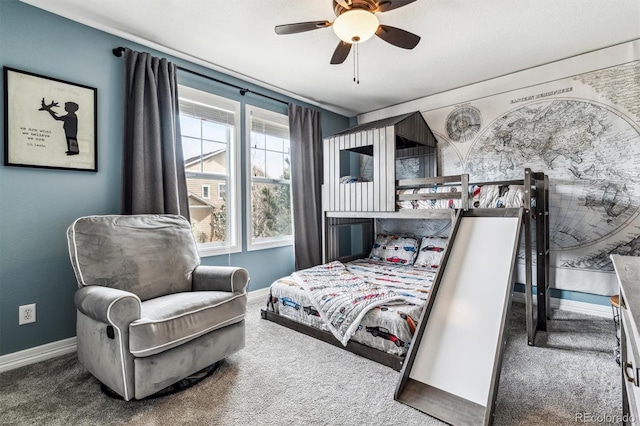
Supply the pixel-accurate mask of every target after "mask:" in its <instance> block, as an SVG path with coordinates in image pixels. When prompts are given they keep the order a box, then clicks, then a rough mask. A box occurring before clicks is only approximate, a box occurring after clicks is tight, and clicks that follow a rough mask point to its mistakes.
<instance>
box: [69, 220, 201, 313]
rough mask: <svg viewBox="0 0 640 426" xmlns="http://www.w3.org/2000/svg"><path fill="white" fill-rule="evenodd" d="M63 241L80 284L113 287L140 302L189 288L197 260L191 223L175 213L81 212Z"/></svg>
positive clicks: (198, 261)
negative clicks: (122, 213)
mask: <svg viewBox="0 0 640 426" xmlns="http://www.w3.org/2000/svg"><path fill="white" fill-rule="evenodd" d="M67 240H68V243H69V255H70V257H71V264H72V266H73V270H74V272H75V274H76V279H77V281H78V287H79V288H80V287H83V286H87V285H101V286H105V287H112V288H117V289H120V290H126V291H129V292H131V293H134V294H136V295H137V296H138V297H139V298H140V299H141V300H143V301H144V300H148V299H152V298H155V297H158V296H163V295H166V294H171V293H178V292H182V291H189V290H191V277H192V273H193V270H194V269H195V268H196V266H198V265H199V264H200V257H199V255H198V249H197V246H196V242H195V240H194V238H193V234H192V233H191V225H190V224H189V222H188V221H187V220H186V219H185V218H184V217H182V216H178V215H130V216H128V215H126V216H125V215H122V216H121V215H109V216H86V217H81V218H79V219H77V220H76V221H75V222H74V223H73V224H72V225H71V226H69V228H68V229H67Z"/></svg>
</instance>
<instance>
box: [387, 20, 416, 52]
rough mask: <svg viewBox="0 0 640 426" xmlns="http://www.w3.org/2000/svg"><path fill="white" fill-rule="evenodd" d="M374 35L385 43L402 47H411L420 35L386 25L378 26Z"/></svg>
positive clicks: (414, 45)
mask: <svg viewBox="0 0 640 426" xmlns="http://www.w3.org/2000/svg"><path fill="white" fill-rule="evenodd" d="M376 35H377V36H378V37H380V38H381V39H383V40H384V41H386V42H387V43H391V44H393V45H394V46H397V47H401V48H403V49H413V48H414V47H416V45H417V44H418V42H419V41H420V36H417V35H415V34H413V33H410V32H408V31H405V30H401V29H400V28H396V27H390V26H388V25H380V26H378V29H377V30H376Z"/></svg>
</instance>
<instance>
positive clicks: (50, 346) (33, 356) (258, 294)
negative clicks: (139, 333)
mask: <svg viewBox="0 0 640 426" xmlns="http://www.w3.org/2000/svg"><path fill="white" fill-rule="evenodd" d="M0 1H2V0H0ZM268 294H269V287H267V288H261V289H258V290H253V291H250V292H248V293H247V301H248V302H252V301H254V300H265V301H266V300H267V295H268ZM265 303H266V302H265ZM76 350H77V345H76V338H75V337H70V338H68V339H63V340H58V341H56V342H51V343H47V344H45V345H41V346H36V347H34V348H29V349H25V350H23V351H18V352H13V353H10V354H7V355H2V356H0V373H3V372H5V371H9V370H13V369H16V368H20V367H24V366H25V365H29V364H35V363H36V362H40V361H46V360H48V359H51V358H56V357H59V356H62V355H66V354H70V353H72V352H75V351H76Z"/></svg>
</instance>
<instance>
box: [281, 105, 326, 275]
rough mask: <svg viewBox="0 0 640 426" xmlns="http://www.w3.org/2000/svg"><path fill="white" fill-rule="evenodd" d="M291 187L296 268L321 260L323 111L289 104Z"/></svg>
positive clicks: (308, 266) (320, 261) (302, 267)
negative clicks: (321, 122)
mask: <svg viewBox="0 0 640 426" xmlns="http://www.w3.org/2000/svg"><path fill="white" fill-rule="evenodd" d="M289 133H290V141H291V164H292V167H291V191H292V203H293V229H294V240H295V268H296V270H300V269H304V268H310V267H311V266H315V265H319V264H320V263H322V130H321V127H320V112H318V111H314V110H311V109H309V108H305V107H302V106H299V105H294V104H289Z"/></svg>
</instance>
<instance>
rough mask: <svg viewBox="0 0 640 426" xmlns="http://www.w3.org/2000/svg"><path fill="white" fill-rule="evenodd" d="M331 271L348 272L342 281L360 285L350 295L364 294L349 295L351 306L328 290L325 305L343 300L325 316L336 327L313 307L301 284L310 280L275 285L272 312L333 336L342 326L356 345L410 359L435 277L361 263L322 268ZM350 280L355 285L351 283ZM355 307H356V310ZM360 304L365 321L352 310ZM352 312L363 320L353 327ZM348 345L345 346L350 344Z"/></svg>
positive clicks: (418, 271)
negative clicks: (342, 310) (331, 333)
mask: <svg viewBox="0 0 640 426" xmlns="http://www.w3.org/2000/svg"><path fill="white" fill-rule="evenodd" d="M336 264H338V265H341V267H340V266H337V265H336ZM328 265H333V268H334V273H341V274H342V273H343V272H344V274H343V275H344V277H343V278H342V279H341V282H342V283H343V284H346V285H348V284H356V283H357V285H355V286H353V287H351V289H352V290H353V289H356V288H359V291H348V293H351V296H352V299H351V302H349V301H348V299H343V298H340V299H338V296H329V295H331V294H336V295H337V294H338V292H337V291H336V292H333V291H329V290H324V293H323V294H322V295H321V296H320V299H322V297H323V296H325V295H326V296H327V297H326V298H325V300H326V299H329V298H330V297H335V298H336V301H337V300H342V302H341V304H340V305H335V306H334V304H333V303H331V300H330V301H329V305H328V306H330V307H331V308H332V309H331V311H330V313H328V314H325V318H329V321H328V322H329V323H331V321H333V322H334V325H331V326H330V325H328V324H327V322H325V321H324V320H323V319H322V318H321V312H320V309H321V308H320V307H317V306H316V305H315V304H314V303H313V302H312V301H311V299H310V297H309V293H308V292H307V291H306V290H305V289H304V288H303V287H302V286H301V285H300V284H299V282H298V281H299V280H300V279H301V278H304V277H305V276H308V275H306V274H302V276H298V279H296V278H295V277H294V276H289V277H285V278H281V279H279V280H277V281H276V282H274V283H273V284H272V285H271V289H270V290H271V294H270V306H271V307H272V308H273V309H274V310H275V312H276V313H279V314H280V315H283V316H285V317H287V318H289V319H292V320H294V321H297V322H300V323H303V324H306V325H310V326H312V327H315V328H319V329H322V330H325V331H330V332H331V331H332V330H331V327H333V328H340V327H341V326H342V328H343V329H344V330H347V329H348V328H351V330H350V331H349V334H351V335H350V338H351V340H353V341H356V342H358V343H361V344H363V345H367V346H370V347H373V348H375V349H379V350H382V351H385V352H387V353H391V354H395V355H405V354H406V353H407V351H408V348H409V345H410V343H411V339H412V336H413V332H414V331H415V327H416V324H417V323H418V320H419V319H420V314H421V312H422V309H423V307H424V304H425V302H426V300H427V296H428V293H429V290H430V288H431V283H432V281H433V278H434V277H435V271H434V270H427V269H425V268H415V267H413V266H403V265H397V264H392V263H386V262H381V261H377V260H372V259H360V260H356V261H354V262H349V263H346V264H341V263H339V262H332V263H330V264H327V265H321V266H328ZM316 268H317V267H316ZM311 269H314V268H311ZM305 271H309V270H305ZM298 272H303V271H298ZM316 272H319V271H318V270H317V269H314V271H311V273H312V274H314V273H316ZM349 279H350V280H351V281H352V282H349ZM362 282H364V283H366V285H367V289H365V287H358V286H359V285H360V284H361V283H362ZM310 286H311V287H313V286H314V285H311V284H310ZM346 288H347V289H349V287H346ZM315 291H320V290H314V291H313V292H312V293H314V292H315ZM381 293H385V294H393V295H395V296H393V300H385V298H384V297H381V296H379V295H380V294H381ZM318 294H320V293H318ZM314 297H315V296H314ZM353 301H355V302H356V303H355V304H353ZM363 302H365V303H363ZM374 302H375V303H374ZM359 303H363V304H362V305H361V307H364V308H362V309H360V313H361V315H360V313H358V314H356V311H353V310H352V309H350V308H351V306H350V304H353V305H354V306H355V305H358V304H359ZM342 307H345V309H344V312H340V310H341V308H342ZM347 312H349V313H350V314H351V316H352V319H353V320H355V319H357V317H360V320H359V321H351V323H350V324H349V326H343V324H344V322H345V321H347V316H348V314H347ZM343 315H344V317H343ZM336 325H337V327H336ZM339 340H342V339H340V338H339ZM346 340H349V339H346ZM343 344H346V341H345V342H343Z"/></svg>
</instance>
